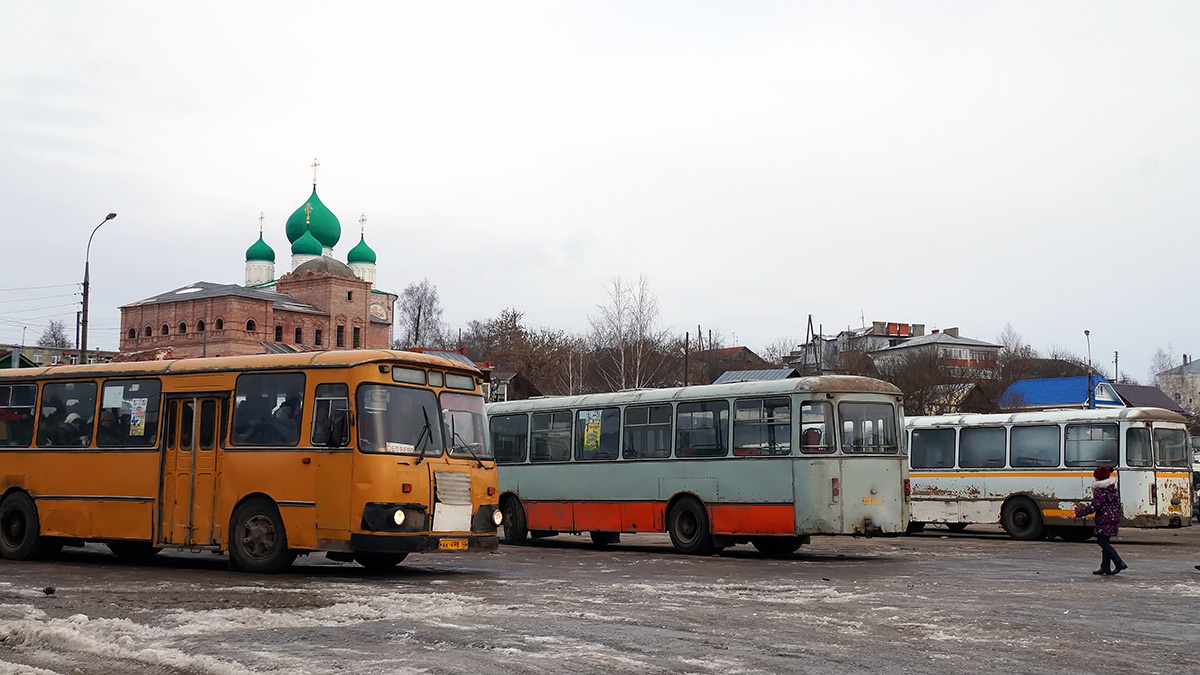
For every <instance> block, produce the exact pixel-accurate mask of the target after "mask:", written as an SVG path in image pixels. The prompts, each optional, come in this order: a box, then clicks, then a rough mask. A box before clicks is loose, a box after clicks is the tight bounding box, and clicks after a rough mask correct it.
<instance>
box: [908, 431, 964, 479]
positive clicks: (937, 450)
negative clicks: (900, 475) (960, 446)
mask: <svg viewBox="0 0 1200 675" xmlns="http://www.w3.org/2000/svg"><path fill="white" fill-rule="evenodd" d="M909 452H910V454H909V463H910V465H911V466H912V468H914V469H948V468H951V467H953V466H954V430H953V429H916V430H914V431H913V433H912V448H910V450H909Z"/></svg>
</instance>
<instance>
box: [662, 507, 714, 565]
mask: <svg viewBox="0 0 1200 675" xmlns="http://www.w3.org/2000/svg"><path fill="white" fill-rule="evenodd" d="M667 532H668V533H669V534H670V535H671V544H672V545H674V546H675V550H677V551H679V552H680V553H686V554H688V555H708V554H709V553H712V552H713V550H714V549H715V547H714V546H713V539H712V532H711V531H710V530H709V526H708V512H707V511H705V510H704V505H703V504H701V503H700V502H699V501H698V500H695V499H692V498H686V499H682V500H680V501H679V502H677V503H676V504H675V506H672V507H671V512H670V514H668V515H667Z"/></svg>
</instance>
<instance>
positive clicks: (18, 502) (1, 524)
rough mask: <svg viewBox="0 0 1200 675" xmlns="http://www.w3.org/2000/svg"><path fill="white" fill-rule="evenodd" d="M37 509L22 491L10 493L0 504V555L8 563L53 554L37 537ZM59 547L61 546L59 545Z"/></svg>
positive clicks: (41, 537) (38, 525)
mask: <svg viewBox="0 0 1200 675" xmlns="http://www.w3.org/2000/svg"><path fill="white" fill-rule="evenodd" d="M40 532H41V523H40V522H39V520H38V512H37V506H36V505H35V504H34V503H33V499H31V498H30V497H29V495H27V494H25V493H24V492H14V493H12V494H10V495H9V496H7V497H5V498H4V501H3V502H0V555H3V556H4V557H5V558H8V559H9V560H36V559H38V558H41V557H43V556H46V555H53V554H54V553H56V551H54V550H52V549H53V546H51V545H50V543H51V542H49V541H48V540H47V538H46V537H43V536H41V534H40ZM59 548H61V545H60V546H59Z"/></svg>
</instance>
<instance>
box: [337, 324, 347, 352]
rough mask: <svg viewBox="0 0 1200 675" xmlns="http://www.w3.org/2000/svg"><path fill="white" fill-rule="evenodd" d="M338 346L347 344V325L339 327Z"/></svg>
mask: <svg viewBox="0 0 1200 675" xmlns="http://www.w3.org/2000/svg"><path fill="white" fill-rule="evenodd" d="M337 346H338V347H345V346H346V327H345V326H338V327H337Z"/></svg>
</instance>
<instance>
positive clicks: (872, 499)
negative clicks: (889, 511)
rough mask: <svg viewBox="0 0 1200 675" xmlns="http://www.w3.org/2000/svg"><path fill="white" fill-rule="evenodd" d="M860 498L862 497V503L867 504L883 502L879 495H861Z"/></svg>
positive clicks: (873, 504)
mask: <svg viewBox="0 0 1200 675" xmlns="http://www.w3.org/2000/svg"><path fill="white" fill-rule="evenodd" d="M862 499H863V504H867V505H870V506H879V505H880V504H882V503H883V499H882V498H880V497H863V498H862Z"/></svg>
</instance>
